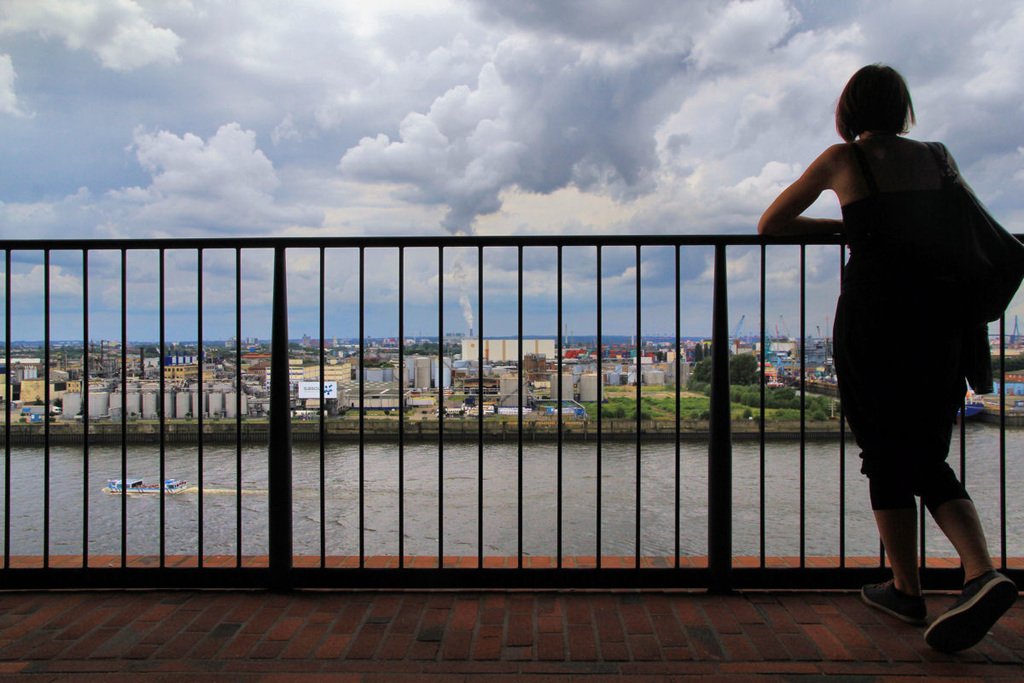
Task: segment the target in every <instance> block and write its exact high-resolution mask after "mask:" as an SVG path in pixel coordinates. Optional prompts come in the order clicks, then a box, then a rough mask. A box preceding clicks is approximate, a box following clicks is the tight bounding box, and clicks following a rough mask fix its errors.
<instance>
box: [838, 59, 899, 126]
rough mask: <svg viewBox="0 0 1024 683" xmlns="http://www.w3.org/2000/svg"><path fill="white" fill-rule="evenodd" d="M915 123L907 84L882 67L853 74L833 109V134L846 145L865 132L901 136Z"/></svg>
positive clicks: (893, 72)
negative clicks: (834, 128) (834, 111)
mask: <svg viewBox="0 0 1024 683" xmlns="http://www.w3.org/2000/svg"><path fill="white" fill-rule="evenodd" d="M916 122H917V121H916V119H915V118H914V104H913V103H912V102H911V101H910V90H909V89H908V88H907V82H906V81H904V80H903V76H900V74H899V72H898V71H896V70H895V69H893V68H892V67H891V66H885V65H884V64H871V65H869V66H865V67H863V68H861V69H860V70H859V71H858V72H857V73H855V74H854V75H853V77H852V78H851V79H850V82H849V83H847V84H846V87H845V88H843V94H842V95H840V96H839V104H837V105H836V131H837V132H838V133H839V137H841V138H842V139H843V140H846V141H847V142H853V141H854V140H856V139H857V136H858V135H860V134H861V133H865V132H872V133H891V134H893V135H902V134H903V133H906V132H907V131H908V130H910V127H911V126H912V125H914V124H915V123H916Z"/></svg>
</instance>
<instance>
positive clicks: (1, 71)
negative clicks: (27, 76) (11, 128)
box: [0, 55, 25, 116]
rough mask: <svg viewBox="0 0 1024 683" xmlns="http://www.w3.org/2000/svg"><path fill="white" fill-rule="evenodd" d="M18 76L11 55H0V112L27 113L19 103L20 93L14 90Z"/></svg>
mask: <svg viewBox="0 0 1024 683" xmlns="http://www.w3.org/2000/svg"><path fill="white" fill-rule="evenodd" d="M17 77H18V74H17V73H15V71H14V65H13V64H12V63H11V56H10V55H0V114H12V115H14V116H24V115H25V112H23V111H22V109H21V106H20V105H19V104H18V95H17V93H15V92H14V81H15V79H16V78H17Z"/></svg>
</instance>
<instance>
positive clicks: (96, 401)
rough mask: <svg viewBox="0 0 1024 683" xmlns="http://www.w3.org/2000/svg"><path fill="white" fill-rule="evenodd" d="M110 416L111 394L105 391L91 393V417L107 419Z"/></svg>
mask: <svg viewBox="0 0 1024 683" xmlns="http://www.w3.org/2000/svg"><path fill="white" fill-rule="evenodd" d="M109 414H110V394H108V393H107V392H105V391H90V392H89V417H106V416H107V415H109Z"/></svg>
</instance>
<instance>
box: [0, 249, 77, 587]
mask: <svg viewBox="0 0 1024 683" xmlns="http://www.w3.org/2000/svg"><path fill="white" fill-rule="evenodd" d="M87 348H88V347H87ZM13 397H14V392H13V391H12V387H11V250H10V249H9V248H8V249H4V569H10V568H11V399H12V398H13Z"/></svg>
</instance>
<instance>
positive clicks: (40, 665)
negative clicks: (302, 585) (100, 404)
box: [0, 591, 1024, 683]
mask: <svg viewBox="0 0 1024 683" xmlns="http://www.w3.org/2000/svg"><path fill="white" fill-rule="evenodd" d="M953 599H954V596H953V595H950V594H933V595H930V596H929V598H928V602H929V610H930V613H931V614H932V616H934V615H937V614H939V613H940V611H941V610H942V609H943V608H944V607H945V606H948V605H949V604H950V603H951V602H952V600H953ZM140 676H146V677H147V678H153V679H156V680H188V681H194V682H197V683H198V682H201V681H207V680H210V681H212V680H231V681H292V680H298V681H321V680H323V681H345V682H348V681H353V682H356V681H420V680H438V681H441V680H443V681H463V680H470V679H477V678H479V677H481V676H487V677H488V678H492V679H505V680H515V679H520V678H527V679H528V680H531V681H577V680H580V681H584V680H585V681H603V680H620V679H627V680H628V679H632V680H638V681H639V680H643V681H662V680H664V681H668V680H680V679H686V678H689V677H706V678H707V679H709V680H720V681H746V680H751V679H756V680H778V681H794V680H810V679H814V678H820V677H826V676H828V677H830V678H834V679H835V680H839V681H844V682H848V681H857V682H861V681H876V680H892V681H896V680H899V681H913V680H922V681H923V680H925V679H928V681H929V683H941V682H942V681H1015V680H1024V601H1021V602H1019V603H1018V605H1017V606H1015V607H1014V608H1013V609H1012V610H1011V612H1010V613H1009V614H1008V615H1007V616H1006V617H1004V618H1003V619H1002V620H1001V621H1000V622H999V623H998V624H997V625H996V627H995V628H994V629H993V630H992V632H991V633H990V634H989V635H988V636H987V637H986V638H985V640H984V641H982V643H981V644H979V645H978V646H976V647H974V648H972V649H970V650H967V651H965V652H963V653H961V654H959V655H955V656H953V655H944V654H940V653H937V652H933V651H932V650H930V649H929V648H928V647H927V646H926V645H925V644H924V641H923V638H922V631H921V629H919V628H914V627H911V626H908V625H906V624H903V623H901V622H899V621H896V620H894V619H890V618H887V617H885V616H884V615H880V614H877V613H876V612H874V611H872V610H870V609H868V608H867V607H865V606H864V605H863V604H862V603H861V602H860V598H859V596H858V595H857V594H856V593H851V592H808V591H793V592H760V591H756V592H744V593H738V594H735V595H730V596H714V595H708V594H706V593H700V592H683V591H680V592H661V591H659V592H654V591H652V592H622V591H578V592H573V591H565V592H516V591H481V592H449V591H380V592H376V591H372V592H371V591H361V592H335V591H323V592H321V591H304V592H295V593H289V594H274V593H265V592H242V591H97V592H87V591H68V592H63V591H50V592H9V593H0V681H3V680H12V681H13V680H17V681H26V682H28V681H33V680H39V681H54V680H67V681H72V680H73V681H90V680H96V681H100V680H102V681H104V682H108V681H110V682H112V681H118V680H137V679H138V678H139V677H140Z"/></svg>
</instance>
